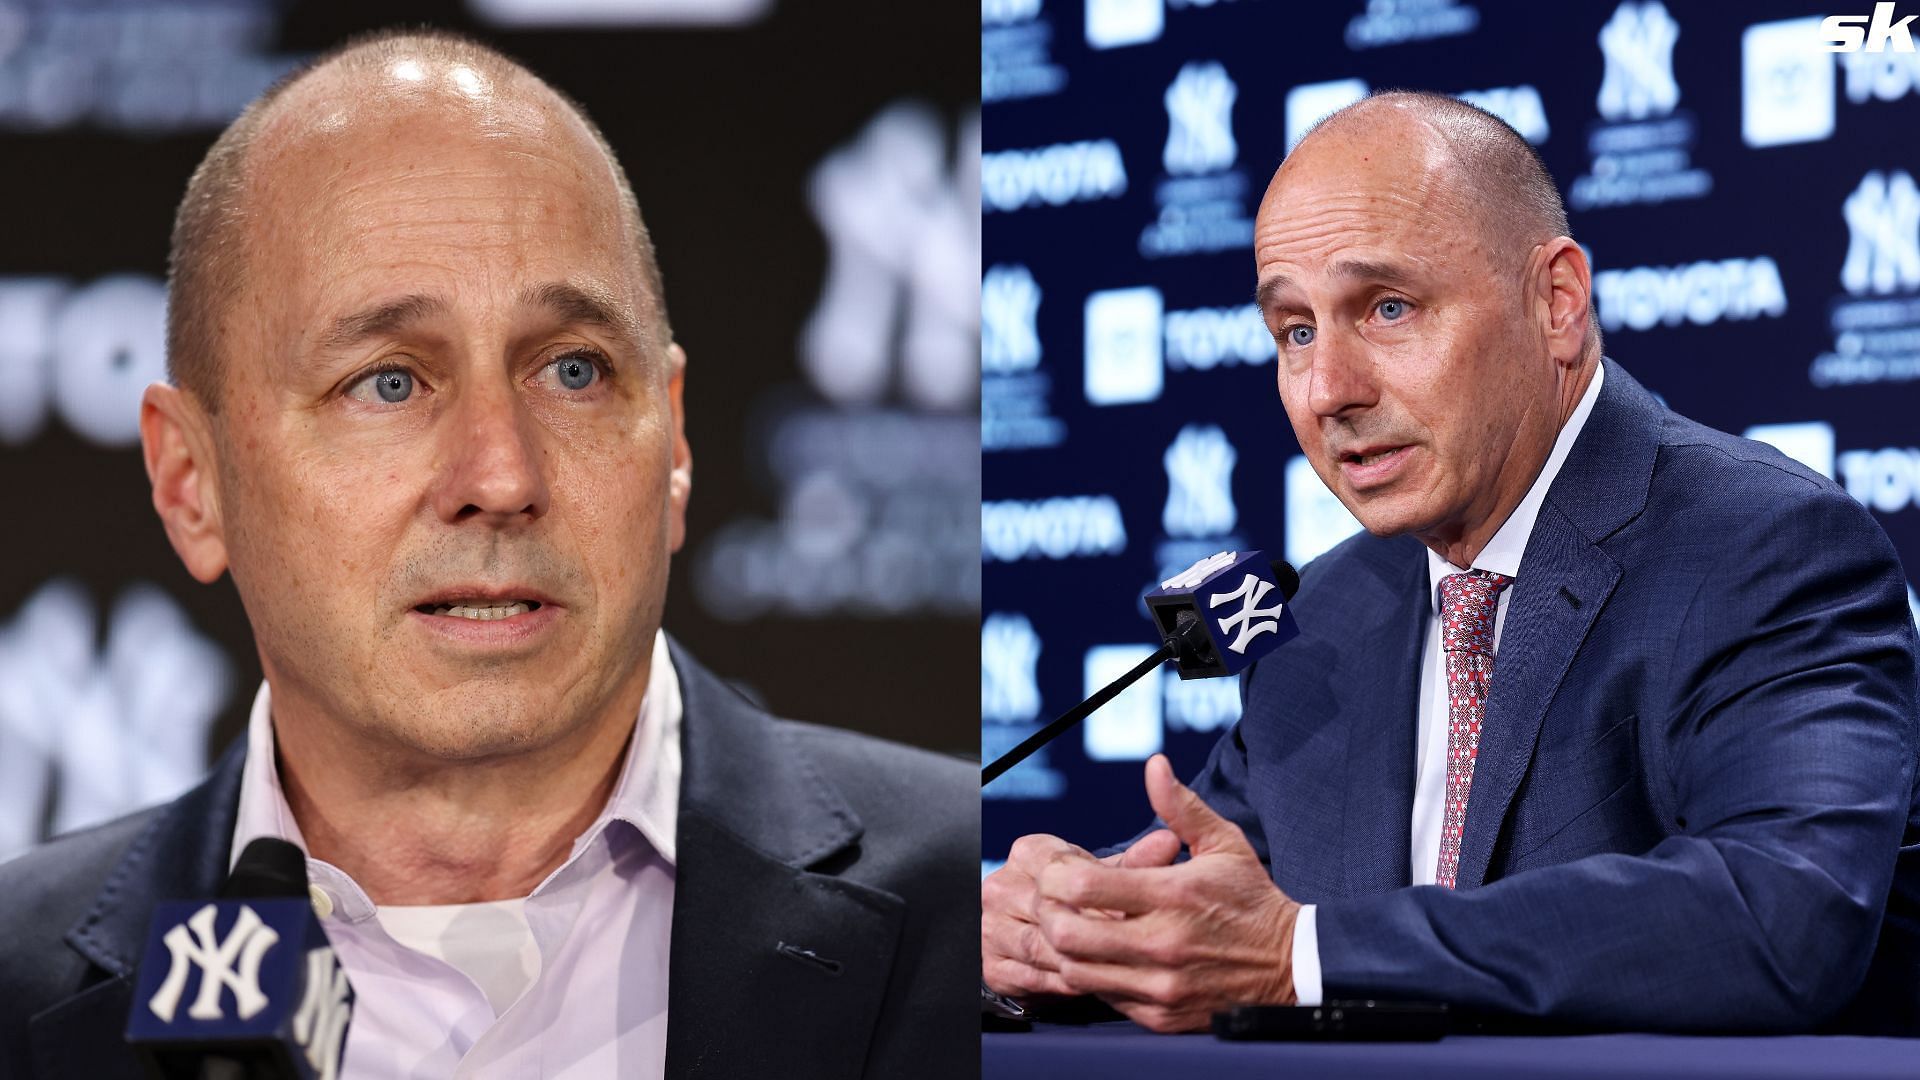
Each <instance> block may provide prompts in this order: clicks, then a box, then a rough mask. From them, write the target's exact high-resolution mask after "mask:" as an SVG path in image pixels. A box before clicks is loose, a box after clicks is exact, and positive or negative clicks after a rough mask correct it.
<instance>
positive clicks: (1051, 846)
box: [996, 833, 1093, 873]
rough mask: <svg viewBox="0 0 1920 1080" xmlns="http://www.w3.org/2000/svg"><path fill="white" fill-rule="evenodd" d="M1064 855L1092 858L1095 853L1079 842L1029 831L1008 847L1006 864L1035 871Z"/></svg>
mask: <svg viewBox="0 0 1920 1080" xmlns="http://www.w3.org/2000/svg"><path fill="white" fill-rule="evenodd" d="M1063 857H1064V858H1073V857H1079V858H1084V859H1092V858H1093V855H1092V853H1091V852H1089V851H1087V849H1086V848H1083V847H1081V846H1079V845H1078V844H1070V843H1068V842H1066V841H1065V840H1062V839H1060V838H1059V837H1057V836H1049V835H1047V834H1046V833H1028V834H1027V835H1025V836H1022V837H1020V838H1019V839H1017V840H1015V841H1014V842H1013V846H1012V847H1011V848H1009V849H1007V862H1006V865H1007V866H1011V867H1016V868H1019V869H1023V870H1025V871H1026V872H1027V873H1033V872H1035V871H1037V870H1039V869H1040V867H1042V866H1045V865H1046V864H1048V863H1050V862H1052V861H1054V860H1055V859H1059V858H1063ZM997 872H998V871H996V873H997Z"/></svg>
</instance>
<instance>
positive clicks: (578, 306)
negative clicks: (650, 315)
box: [320, 281, 643, 352]
mask: <svg viewBox="0 0 1920 1080" xmlns="http://www.w3.org/2000/svg"><path fill="white" fill-rule="evenodd" d="M595 293H599V295H595ZM520 306H522V307H532V308H541V309H544V310H545V311H547V312H549V313H551V314H552V315H553V316H554V317H556V318H557V319H559V320H560V321H561V322H562V323H565V324H568V325H575V326H597V327H600V328H601V329H604V330H607V331H610V332H612V333H615V334H619V335H621V336H623V337H625V338H626V339H627V340H628V341H629V342H631V343H633V344H634V345H636V346H637V345H639V344H640V342H641V341H642V340H643V339H642V337H641V333H640V326H639V322H638V320H636V319H635V318H634V317H633V315H632V313H631V312H629V311H628V310H627V309H626V308H624V307H622V306H621V305H620V304H618V303H617V302H615V301H614V299H613V296H612V293H610V292H606V291H603V290H600V289H594V290H593V291H591V292H590V291H588V290H587V289H585V288H582V287H580V286H577V285H573V284H570V283H567V282H564V281H550V282H546V283H544V284H541V285H533V286H529V287H528V288H527V289H526V290H525V291H523V292H521V294H520ZM447 310H448V304H447V302H446V301H445V300H443V299H441V298H440V297H438V296H433V295H429V294H426V293H412V294H409V295H407V296H403V297H400V298H399V299H397V300H390V301H387V302H385V303H381V304H376V305H374V306H373V307H370V308H365V309H363V310H361V311H356V312H353V313H352V314H349V315H342V316H341V317H340V318H338V319H335V320H334V321H333V324H332V325H331V326H329V327H328V328H327V330H326V332H325V333H324V334H322V335H321V336H320V349H321V350H322V351H324V352H340V351H343V350H346V349H349V348H352V347H353V346H355V345H358V344H360V343H361V342H363V341H366V340H367V339H369V338H376V337H386V336H390V335H393V334H397V333H399V332H401V331H403V330H405V329H407V328H408V327H410V326H412V325H413V324H415V323H419V322H424V321H425V320H427V319H431V318H434V317H436V316H440V315H444V314H446V313H447Z"/></svg>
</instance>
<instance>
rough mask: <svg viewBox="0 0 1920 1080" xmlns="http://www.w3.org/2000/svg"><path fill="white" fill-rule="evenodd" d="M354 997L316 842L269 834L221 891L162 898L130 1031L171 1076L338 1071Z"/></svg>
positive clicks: (165, 1079)
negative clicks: (320, 886) (316, 869)
mask: <svg viewBox="0 0 1920 1080" xmlns="http://www.w3.org/2000/svg"><path fill="white" fill-rule="evenodd" d="M353 1000H354V995H353V987H352V985H351V984H349V983H348V981H347V973H346V972H345V971H344V970H342V969H341V967H340V962H339V960H338V959H336V958H335V956H334V954H333V948H332V946H330V945H329V944H328V943H327V935H326V932H325V931H323V930H322V929H321V927H320V920H319V918H318V917H317V916H315V915H314V912H313V902H312V900H311V899H310V898H309V896H308V892H307V857H306V855H305V853H303V852H302V851H301V850H300V849H299V848H298V847H295V846H294V845H293V844H290V843H288V842H286V841H285V840H276V839H272V838H270V837H261V838H259V839H257V840H254V841H253V842H252V843H250V844H248V845H247V847H246V850H245V851H242V852H241V853H240V860H239V861H238V862H237V863H235V864H234V867H233V873H232V874H231V875H229V876H228V878H227V881H226V883H225V885H223V886H222V887H221V890H220V897H219V898H218V899H215V900H169V901H165V902H163V903H160V904H157V905H155V906H154V910H153V923H152V929H151V930H149V931H148V934H147V947H146V952H145V955H144V957H143V958H142V960H141V962H140V966H139V968H138V970H137V971H136V973H135V976H134V992H133V1009H132V1012H131V1013H130V1014H129V1015H128V1017H127V1042H128V1043H129V1044H131V1045H132V1047H133V1049H134V1051H135V1053H136V1054H137V1055H138V1056H139V1057H140V1059H141V1060H142V1061H143V1062H144V1063H145V1065H146V1067H147V1071H148V1074H149V1075H150V1076H154V1077H159V1078H162V1080H336V1078H337V1077H338V1076H339V1073H340V1057H341V1053H342V1051H343V1050H344V1049H345V1046H346V1039H347V1024H348V1022H349V1021H350V1020H351V1018H352V1014H353Z"/></svg>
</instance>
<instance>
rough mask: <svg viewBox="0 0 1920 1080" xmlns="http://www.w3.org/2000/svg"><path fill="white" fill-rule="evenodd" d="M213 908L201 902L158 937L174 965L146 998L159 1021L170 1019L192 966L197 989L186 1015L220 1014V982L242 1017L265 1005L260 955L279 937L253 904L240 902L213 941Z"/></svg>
mask: <svg viewBox="0 0 1920 1080" xmlns="http://www.w3.org/2000/svg"><path fill="white" fill-rule="evenodd" d="M218 910H219V909H218V908H217V907H216V906H215V905H213V904H208V905H206V906H205V907H203V908H201V909H200V910H199V911H196V912H194V913H193V915H192V916H191V917H189V918H188V919H187V921H186V922H184V923H180V924H178V925H176V926H174V928H173V929H171V930H169V931H167V934H166V937H164V938H162V939H161V940H162V941H164V942H165V943H166V946H167V952H168V953H169V954H170V956H171V958H172V961H173V966H172V967H170V968H169V969H168V970H167V977H166V979H165V980H164V981H163V982H161V984H160V990H159V992H157V993H155V994H154V995H153V997H152V999H151V1000H149V1001H148V1003H147V1004H148V1007H149V1008H151V1009H152V1010H153V1013H154V1015H155V1016H158V1017H159V1018H160V1019H161V1020H162V1021H165V1022H168V1023H171V1022H172V1021H173V1014H174V1010H175V1009H176V1008H178V1007H179V1005H180V997H181V995H182V994H183V993H184V992H185V991H186V988H187V976H188V974H190V973H191V972H192V970H193V968H194V967H195V966H198V967H199V968H200V993H199V994H198V995H197V996H196V997H195V998H194V999H193V1005H192V1006H190V1007H189V1008H188V1009H187V1015H188V1016H191V1017H193V1018H194V1019H195V1020H221V1019H225V1016H224V1014H223V1013H221V1011H220V988H221V987H223V986H224V987H227V988H228V989H230V990H232V991H233V999H234V1005H235V1007H236V1008H237V1009H238V1011H239V1014H240V1019H242V1020H251V1019H253V1017H254V1015H255V1014H257V1013H259V1011H260V1010H261V1009H264V1008H266V1007H267V1005H268V1001H267V995H265V994H263V993H261V992H260V961H261V960H262V959H264V958H265V957H266V954H267V950H268V949H271V948H273V946H274V944H275V943H277V942H278V941H279V940H280V934H279V932H278V931H276V930H275V929H274V928H273V927H271V926H268V925H267V924H266V923H264V922H262V921H261V920H260V916H259V915H257V914H255V913H254V910H253V908H251V907H246V906H243V907H241V909H240V915H239V918H237V919H235V920H234V924H233V929H231V930H229V931H228V932H227V937H226V940H225V941H218V940H216V939H215V938H214V931H213V920H214V916H215V914H216V913H217V912H218ZM189 930H191V931H192V934H191V935H189V934H188V931H189ZM236 960H237V961H238V962H239V966H238V968H237V969H236V967H235V961H236Z"/></svg>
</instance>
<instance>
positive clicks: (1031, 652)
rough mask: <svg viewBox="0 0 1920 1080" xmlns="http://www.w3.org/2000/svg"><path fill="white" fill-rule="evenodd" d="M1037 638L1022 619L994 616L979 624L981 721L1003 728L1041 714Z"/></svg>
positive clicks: (1038, 643) (1002, 613) (1009, 616)
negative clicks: (996, 724)
mask: <svg viewBox="0 0 1920 1080" xmlns="http://www.w3.org/2000/svg"><path fill="white" fill-rule="evenodd" d="M1039 661H1040V635H1038V634H1036V633H1034V632H1033V623H1032V622H1030V621H1028V619H1027V617H1026V616H1025V615H1016V614H1008V613H1005V612H998V611H996V612H994V613H993V614H991V615H988V616H987V617H986V620H985V621H984V622H982V623H981V624H980V718H981V719H982V720H991V721H996V722H999V723H1004V724H1018V723H1023V722H1025V721H1028V720H1031V719H1033V718H1034V716H1035V715H1036V714H1038V713H1039V712H1040V684H1039V683H1038V682H1037V681H1036V680H1035V678H1034V669H1035V667H1036V665H1037V664H1038V663H1039Z"/></svg>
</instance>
